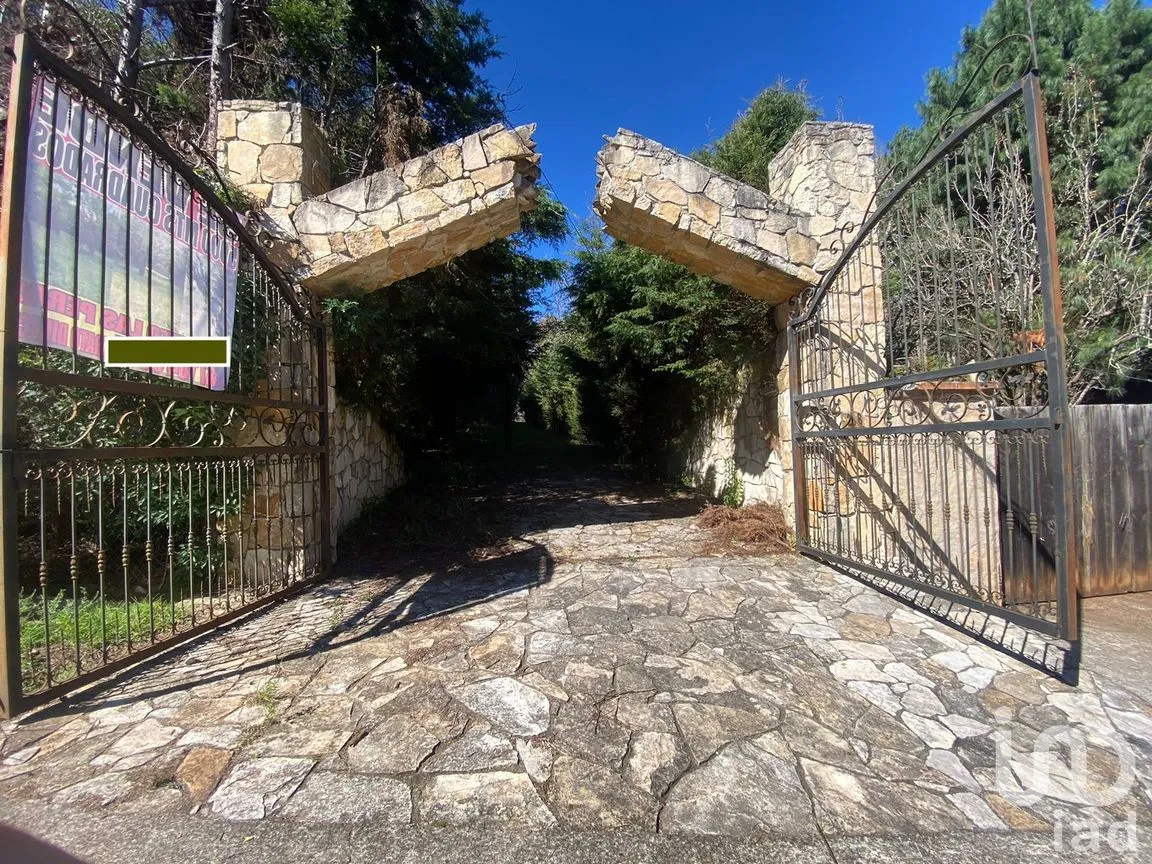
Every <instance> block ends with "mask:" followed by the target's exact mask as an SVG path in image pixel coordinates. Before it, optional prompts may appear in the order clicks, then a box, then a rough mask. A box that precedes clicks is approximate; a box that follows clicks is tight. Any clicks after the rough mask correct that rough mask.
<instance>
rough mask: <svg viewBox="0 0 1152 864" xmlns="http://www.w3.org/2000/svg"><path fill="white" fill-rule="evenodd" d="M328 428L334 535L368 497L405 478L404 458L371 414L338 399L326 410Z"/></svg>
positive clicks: (390, 488) (392, 487)
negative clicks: (328, 410)
mask: <svg viewBox="0 0 1152 864" xmlns="http://www.w3.org/2000/svg"><path fill="white" fill-rule="evenodd" d="M328 432H329V438H328V442H329V448H330V454H331V455H330V457H329V460H330V461H329V465H330V470H331V474H332V493H331V504H332V536H333V538H337V537H339V536H340V532H341V531H343V530H344V529H345V528H346V527H348V525H349V523H351V522H352V520H353V519H355V518H356V517H357V516H358V515H359V514H360V510H361V509H362V508H363V506H364V504H365V503H366V502H367V501H369V500H370V499H372V498H377V497H379V496H381V495H383V494H385V493H386V492H388V491H390V490H392V489H395V488H396V487H397V486H399V485H400V484H401V483H403V482H404V458H403V455H402V454H401V452H400V448H399V446H398V445H397V443H396V440H395V439H394V438H393V437H392V436H391V435H389V434H388V433H387V432H385V431H384V430H383V429H382V428H381V427H380V425H379V424H378V423H377V422H376V421H375V420H373V419H372V417H371V415H369V414H368V413H367V412H366V411H363V410H360V409H357V408H351V407H349V406H347V405H345V404H343V403H342V402H340V401H339V400H336V402H335V408H333V410H332V411H331V412H330V414H329V420H328Z"/></svg>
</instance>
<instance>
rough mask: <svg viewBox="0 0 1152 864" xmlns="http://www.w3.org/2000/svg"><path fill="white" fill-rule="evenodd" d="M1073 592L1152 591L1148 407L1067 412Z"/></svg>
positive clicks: (1151, 426)
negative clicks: (1074, 541) (1075, 500)
mask: <svg viewBox="0 0 1152 864" xmlns="http://www.w3.org/2000/svg"><path fill="white" fill-rule="evenodd" d="M1071 413H1072V430H1073V439H1074V447H1075V449H1074V451H1073V453H1074V459H1075V466H1076V476H1075V478H1074V480H1075V481H1076V482H1077V483H1078V485H1079V493H1080V512H1079V514H1078V516H1079V522H1078V532H1079V548H1080V594H1081V596H1083V597H1096V596H1100V595H1102V594H1124V593H1127V592H1129V591H1152V517H1150V516H1149V510H1150V509H1152V443H1150V442H1149V436H1150V435H1152V405H1077V406H1075V407H1074V408H1072V412H1071Z"/></svg>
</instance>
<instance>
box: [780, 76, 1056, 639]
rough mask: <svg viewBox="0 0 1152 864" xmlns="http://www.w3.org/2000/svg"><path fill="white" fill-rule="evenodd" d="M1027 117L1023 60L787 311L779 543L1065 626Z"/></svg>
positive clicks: (1047, 298)
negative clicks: (786, 417)
mask: <svg viewBox="0 0 1152 864" xmlns="http://www.w3.org/2000/svg"><path fill="white" fill-rule="evenodd" d="M1043 118H1044V114H1043V101H1042V97H1041V92H1040V86H1039V82H1038V80H1037V78H1036V75H1035V74H1033V73H1030V74H1028V75H1026V76H1024V77H1023V78H1021V79H1020V80H1019V81H1017V82H1016V83H1015V84H1014V85H1013V86H1012V87H1010V88H1009V89H1008V90H1007V91H1005V92H1004V93H1002V94H1001V95H1000V96H999V97H997V98H996V99H994V100H993V101H992V102H990V103H988V104H987V105H986V106H984V107H983V108H982V109H981V110H980V111H979V112H978V113H976V114H975V115H973V116H972V117H971V118H970V119H969V120H968V121H967V122H966V123H964V124H963V125H962V126H961V127H960V128H958V129H956V130H955V131H953V132H952V133H951V134H950V135H948V137H947V138H945V140H943V142H942V143H941V144H940V145H939V146H938V147H937V148H936V149H935V150H934V151H933V152H932V153H931V154H930V155H928V156H927V157H926V158H925V159H923V160H922V161H921V162H920V163H919V164H917V165H915V166H914V167H912V168H911V170H910V171H908V172H907V174H906V175H905V176H904V177H903V178H902V179H900V180H899V181H898V182H897V183H896V185H895V186H894V187H893V188H892V191H891V193H890V194H887V195H886V196H885V197H884V198H883V200H882V201H881V203H879V204H878V205H877V206H876V207H875V209H874V211H873V212H872V213H871V214H870V215H868V216H867V218H866V219H865V220H864V222H863V224H862V225H861V226H860V227H859V230H858V231H857V232H856V233H855V234H854V235H853V236H852V238H851V240H850V241H849V242H848V243H847V244H846V246H845V248H844V250H843V252H842V253H841V255H840V256H839V258H838V260H837V261H836V263H835V265H834V266H833V267H832V269H831V270H830V271H829V272H828V273H827V274H826V275H825V277H824V278H823V279H822V281H821V283H820V284H819V286H817V287H816V288H815V289H814V290H813V291H812V292H811V295H810V297H808V298H807V301H806V302H805V303H804V304H803V306H802V308H801V309H800V311H799V313H798V314H797V316H796V317H795V318H794V319H793V320H792V322H791V323H790V325H789V359H790V376H791V391H792V397H791V400H792V421H791V422H792V439H793V469H794V472H793V474H794V480H795V495H796V511H797V512H796V524H797V543H798V546H799V549H800V550H801V551H802V552H804V553H806V554H809V555H812V556H814V557H816V558H819V559H822V560H824V561H826V562H829V563H831V564H833V565H836V566H839V567H842V568H844V569H847V570H848V571H850V572H852V573H853V574H855V575H857V576H859V577H861V578H864V579H866V580H871V581H876V582H878V583H879V584H887V585H894V586H895V587H897V588H901V589H905V588H912V589H916V590H918V591H923V592H927V593H928V594H929V595H935V596H937V597H942V598H944V599H946V600H948V601H953V602H955V603H959V604H962V605H964V606H967V607H975V608H977V609H980V610H982V611H984V612H988V613H990V614H993V615H995V616H999V617H1000V618H1003V619H1008V620H1009V621H1011V622H1014V623H1015V624H1019V625H1022V626H1024V627H1026V628H1030V629H1032V630H1037V631H1041V632H1043V633H1047V634H1051V635H1055V636H1057V637H1061V638H1065V639H1068V640H1075V639H1076V638H1077V622H1076V615H1075V608H1076V607H1075V585H1076V581H1075V572H1074V569H1075V561H1076V556H1075V554H1074V549H1073V548H1072V546H1073V543H1074V533H1073V531H1072V530H1071V529H1070V523H1069V520H1070V518H1071V514H1072V513H1073V512H1074V509H1073V508H1072V507H1071V500H1070V497H1069V496H1070V495H1071V494H1072V490H1071V487H1070V485H1069V484H1068V480H1067V477H1066V474H1067V473H1068V472H1069V471H1070V456H1069V440H1068V435H1067V432H1066V429H1065V423H1066V420H1067V416H1068V413H1067V390H1066V385H1065V370H1064V362H1065V361H1064V334H1063V325H1062V310H1061V294H1060V279H1059V269H1058V264H1057V259H1056V246H1055V224H1054V218H1053V205H1052V194H1051V183H1050V177H1049V170H1048V149H1047V138H1046V131H1045V127H1044V119H1043ZM848 227H849V229H851V228H852V227H854V226H848ZM1041 487H1043V488H1041Z"/></svg>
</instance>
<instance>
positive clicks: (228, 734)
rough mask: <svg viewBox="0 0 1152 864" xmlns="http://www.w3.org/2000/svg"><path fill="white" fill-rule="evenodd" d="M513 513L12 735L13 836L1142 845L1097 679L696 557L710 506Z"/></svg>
mask: <svg viewBox="0 0 1152 864" xmlns="http://www.w3.org/2000/svg"><path fill="white" fill-rule="evenodd" d="M502 494H503V495H505V498H506V501H507V505H508V508H509V513H510V514H511V517H510V518H511V519H512V523H513V528H514V530H513V531H512V532H511V538H512V539H510V540H509V541H508V542H507V543H506V544H504V545H503V546H502V547H501V548H500V550H499V552H498V553H493V554H491V555H489V556H488V557H486V558H482V559H481V560H475V561H459V560H458V561H449V562H436V563H435V565H434V566H428V567H426V568H423V569H421V568H419V567H416V568H413V567H411V566H404V567H401V566H398V565H397V566H393V565H391V564H389V563H387V559H386V558H381V559H380V560H379V561H377V560H376V559H374V558H371V557H361V558H358V559H357V560H354V561H351V562H349V561H345V562H344V566H343V571H344V575H343V576H341V577H339V578H336V579H334V580H332V581H330V582H328V583H326V584H324V585H322V586H320V587H316V588H313V589H312V590H310V591H308V592H307V593H305V594H302V595H300V596H298V597H295V598H292V599H289V600H287V601H285V602H283V603H281V604H280V605H277V606H275V607H272V608H270V609H268V610H265V611H263V612H261V613H258V614H256V615H254V616H253V617H251V618H249V619H247V620H245V621H243V622H240V623H238V624H236V625H234V626H232V627H230V628H227V629H225V630H222V631H220V632H218V633H216V634H214V635H211V636H210V637H208V638H202V639H200V640H199V641H198V642H196V643H194V644H192V645H189V646H186V647H184V648H181V649H178V650H176V651H174V652H173V653H171V654H170V655H168V656H166V657H165V658H164V659H162V660H160V661H156V662H153V663H150V664H148V665H146V666H144V667H143V668H140V669H137V670H136V671H135V672H134V673H133V674H131V675H127V676H124V677H122V678H121V679H119V680H118V681H116V682H114V683H113V685H112V686H110V687H108V688H106V689H104V690H102V691H101V692H98V693H95V694H92V695H90V696H88V697H86V698H84V699H83V700H82V701H78V702H75V703H73V704H70V705H66V706H57V707H56V708H55V709H52V710H48V711H42V712H40V713H38V714H32V715H29V716H28V717H25V718H22V719H20V720H18V721H15V722H8V723H5V724H3V725H2V726H0V818H3V817H5V815H6V813H14V812H16V811H17V810H19V809H20V808H28V807H32V808H35V807H41V806H43V807H49V806H50V807H52V808H54V812H58V813H59V812H75V813H77V814H83V813H100V814H103V815H105V816H110V815H112V814H122V816H123V818H124V819H125V820H132V819H138V818H140V817H141V816H147V817H149V818H154V819H157V820H163V819H175V818H180V819H183V820H188V819H191V820H193V821H196V822H197V823H199V822H204V823H205V824H217V825H220V826H221V827H223V826H225V825H227V824H231V823H242V822H244V823H246V822H251V821H259V820H265V821H266V822H268V823H269V824H283V825H285V827H287V824H288V823H291V824H292V826H295V827H298V826H301V825H305V826H306V825H331V824H334V823H340V824H345V825H352V826H355V825H371V826H373V828H374V829H376V830H380V829H382V828H397V829H400V828H402V827H403V826H409V825H412V826H417V827H418V828H421V829H424V828H442V829H445V830H465V829H467V830H480V829H483V830H490V829H492V828H497V829H500V830H504V829H507V830H512V831H534V830H546V831H555V830H558V831H571V830H577V831H578V830H599V829H628V830H630V831H633V832H642V833H644V832H647V833H651V832H658V834H659V835H669V836H670V837H671V836H696V835H721V836H730V837H735V838H748V837H755V836H765V837H773V838H779V839H781V840H786V841H789V842H797V843H801V844H808V843H812V844H816V845H817V846H818V847H820V848H823V846H821V844H823V845H824V846H827V847H828V848H829V849H832V848H833V847H832V846H831V845H828V844H834V843H836V842H840V841H845V842H847V840H848V839H850V838H859V837H866V836H877V835H879V836H885V835H888V836H894V837H907V836H920V835H925V834H932V833H934V832H939V833H940V834H941V835H943V834H945V833H947V834H954V833H956V832H1014V833H1015V832H1030V833H1031V834H1033V835H1035V836H1045V837H1056V838H1060V837H1067V836H1069V835H1071V834H1072V833H1074V830H1073V829H1075V831H1080V830H1081V829H1083V830H1088V827H1089V826H1096V827H1097V828H1098V829H1099V830H1101V831H1107V829H1108V828H1110V827H1115V826H1117V825H1120V824H1124V825H1130V826H1134V828H1133V830H1135V831H1137V832H1138V833H1139V834H1140V836H1143V837H1144V838H1145V840H1147V839H1148V837H1147V836H1146V832H1147V830H1148V829H1147V825H1148V824H1149V823H1150V822H1152V818H1150V817H1149V803H1150V802H1152V707H1150V706H1149V705H1148V704H1147V703H1146V702H1144V701H1142V700H1141V699H1140V698H1138V697H1137V696H1135V695H1134V694H1133V693H1130V692H1127V691H1126V690H1125V689H1124V688H1123V687H1121V686H1118V685H1116V684H1114V683H1110V684H1107V685H1103V684H1100V685H1098V684H1097V683H1096V681H1095V679H1094V676H1093V674H1092V671H1091V670H1090V669H1089V670H1085V671H1084V672H1083V673H1082V676H1081V682H1080V686H1079V687H1078V688H1072V687H1069V686H1067V685H1065V684H1062V683H1060V682H1058V681H1056V680H1054V679H1052V678H1049V677H1047V676H1045V675H1044V674H1043V673H1041V672H1039V671H1035V670H1033V669H1031V668H1029V667H1027V666H1025V665H1023V664H1021V663H1019V662H1017V661H1016V660H1014V659H1012V658H1010V657H1008V656H1006V655H1003V654H1000V653H997V652H995V651H993V650H991V649H989V648H986V647H984V646H982V645H980V644H978V643H977V642H975V641H973V640H972V639H970V638H968V637H967V636H964V635H962V634H960V633H958V632H956V631H954V630H952V629H950V628H949V627H947V626H945V625H944V624H941V623H940V622H938V621H936V620H934V619H932V618H929V617H926V616H925V615H923V614H921V613H920V612H917V611H914V610H911V609H909V608H907V607H905V606H902V605H900V604H899V603H897V602H896V601H894V600H892V599H889V598H888V597H886V596H884V595H883V594H881V593H879V592H877V591H875V590H873V589H871V588H869V587H866V586H864V585H862V584H860V583H858V582H856V581H854V580H853V579H851V578H849V577H847V576H844V575H841V574H839V573H837V572H835V571H833V570H831V569H829V568H827V567H824V566H822V565H819V564H817V563H815V562H812V561H810V560H808V559H805V558H801V557H798V556H793V555H774V556H768V557H694V553H695V550H697V549H699V548H700V546H701V545H702V540H703V537H702V536H701V534H700V532H699V531H698V529H696V528H695V527H694V524H693V522H694V520H693V515H692V514H693V513H694V512H695V511H696V510H697V509H698V504H697V503H696V502H694V501H692V500H690V499H686V498H683V497H677V496H666V495H664V494H662V493H661V492H660V491H659V490H656V491H653V490H648V489H644V488H642V487H636V486H632V485H629V484H627V483H626V482H624V481H622V480H620V479H618V478H613V477H600V476H587V477H570V478H567V479H552V480H538V481H522V482H519V483H518V484H517V483H513V484H511V485H509V486H508V488H507V489H505V490H504V491H503V493H502ZM1077 826H1079V827H1077ZM1061 832H1063V833H1061ZM1143 848H1144V851H1145V852H1147V850H1148V848H1149V847H1148V846H1144V847H1143ZM1133 860H1137V859H1133Z"/></svg>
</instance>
